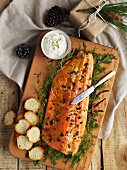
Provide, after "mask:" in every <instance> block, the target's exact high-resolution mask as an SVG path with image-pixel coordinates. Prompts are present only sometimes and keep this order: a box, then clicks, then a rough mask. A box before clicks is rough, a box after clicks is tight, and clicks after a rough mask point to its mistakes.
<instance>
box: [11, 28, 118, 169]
mask: <svg viewBox="0 0 127 170" xmlns="http://www.w3.org/2000/svg"><path fill="white" fill-rule="evenodd" d="M45 33H47V32H46V31H44V32H42V34H41V35H40V38H39V41H38V44H37V47H36V51H35V55H34V58H33V62H32V65H31V69H30V72H29V76H28V79H27V83H26V87H25V90H24V94H23V97H22V100H21V103H20V107H19V111H18V114H19V113H24V112H25V110H24V108H23V107H22V106H23V103H24V102H25V101H26V99H28V98H30V97H36V93H35V87H36V83H37V79H36V77H35V74H38V73H40V72H43V73H44V74H43V75H42V76H41V78H40V80H41V83H42V84H43V82H44V78H45V76H46V75H47V74H48V69H47V66H48V65H49V64H50V62H49V61H50V60H49V59H48V58H47V57H45V56H44V55H43V53H42V50H41V40H42V37H43V36H44V35H45ZM70 39H71V46H72V49H73V48H78V46H79V45H80V46H81V49H82V48H83V42H84V43H85V45H86V47H87V50H88V51H92V50H94V49H96V52H97V53H100V54H112V55H114V56H116V60H113V61H112V63H111V64H102V65H103V66H104V67H106V71H105V72H104V73H103V74H102V75H101V76H102V77H104V76H105V75H107V74H108V73H109V72H111V71H113V70H114V71H117V67H118V63H119V54H118V52H117V50H115V49H113V48H110V47H106V46H102V45H99V44H95V43H92V42H89V41H85V40H81V39H78V38H74V37H70ZM114 78H115V76H113V77H112V78H111V79H109V80H108V81H107V82H106V83H105V89H107V90H109V91H110V92H111V89H112V85H113V81H114ZM110 92H109V93H105V94H101V95H100V96H99V97H100V99H99V100H100V101H101V100H102V99H104V98H106V100H105V101H104V102H103V103H101V104H100V105H99V107H98V108H97V109H98V110H103V111H104V112H103V113H102V114H99V116H98V117H97V120H98V124H99V128H97V129H95V130H94V131H93V135H95V136H98V133H99V130H100V128H101V124H102V121H103V117H104V113H105V111H106V107H107V104H108V100H109V96H110ZM96 142H97V139H94V144H96ZM94 147H95V146H91V148H90V150H89V151H88V152H87V154H86V155H85V156H83V157H82V159H81V161H80V162H79V163H78V164H76V165H75V167H74V169H75V170H78V169H84V170H88V168H89V166H90V163H91V159H92V155H93V151H94ZM9 150H10V153H11V154H12V155H14V156H15V157H18V158H21V159H24V160H27V159H26V158H25V153H26V151H22V150H20V149H18V147H17V144H16V135H15V131H13V133H12V136H11V140H10V144H9ZM43 164H45V165H47V166H52V167H55V168H58V169H66V170H69V169H70V163H68V164H64V163H63V162H62V161H57V164H56V165H55V166H54V165H52V164H51V161H50V160H47V161H46V162H45V163H43Z"/></svg>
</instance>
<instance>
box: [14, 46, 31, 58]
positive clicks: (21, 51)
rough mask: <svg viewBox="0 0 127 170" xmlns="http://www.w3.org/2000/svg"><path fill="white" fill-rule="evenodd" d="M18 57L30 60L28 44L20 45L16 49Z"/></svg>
mask: <svg viewBox="0 0 127 170" xmlns="http://www.w3.org/2000/svg"><path fill="white" fill-rule="evenodd" d="M16 55H17V56H19V57H21V58H28V57H29V56H30V48H29V47H28V46H27V45H26V44H20V45H19V46H18V47H17V49H16Z"/></svg>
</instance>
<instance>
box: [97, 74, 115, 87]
mask: <svg viewBox="0 0 127 170" xmlns="http://www.w3.org/2000/svg"><path fill="white" fill-rule="evenodd" d="M115 74H116V72H115V71H112V72H111V73H109V74H108V75H107V76H105V77H104V78H103V79H101V80H100V81H99V82H98V83H97V84H96V85H95V86H94V87H95V88H96V87H97V86H99V85H101V84H102V83H104V82H105V81H106V80H108V79H110V78H111V77H112V76H114V75H115Z"/></svg>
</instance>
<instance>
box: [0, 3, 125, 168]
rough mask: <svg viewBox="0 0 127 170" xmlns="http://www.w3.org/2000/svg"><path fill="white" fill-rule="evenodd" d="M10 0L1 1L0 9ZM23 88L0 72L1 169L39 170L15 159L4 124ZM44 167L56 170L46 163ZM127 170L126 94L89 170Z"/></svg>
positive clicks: (15, 106) (7, 129)
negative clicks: (106, 137) (10, 150)
mask: <svg viewBox="0 0 127 170" xmlns="http://www.w3.org/2000/svg"><path fill="white" fill-rule="evenodd" d="M10 1H11V0H0V12H2V10H3V9H4V8H6V6H7V5H8V4H9V3H10ZM19 96H20V90H19V88H18V86H17V85H16V84H15V83H14V82H12V81H11V80H9V79H8V78H7V77H5V76H4V75H3V74H2V73H0V170H26V169H30V170H36V169H38V168H35V167H34V165H33V163H32V162H31V163H30V162H26V161H22V160H19V159H17V158H14V157H13V156H11V155H10V153H9V151H8V144H9V138H10V135H11V131H12V128H10V127H5V126H4V124H3V116H4V114H5V113H6V112H7V111H8V110H10V109H12V108H13V109H14V110H15V111H17V110H18V106H19ZM41 169H43V170H55V169H53V168H49V167H46V166H43V167H42V168H41ZM103 169H104V170H127V96H126V97H125V98H124V100H123V101H122V102H121V104H120V106H119V107H118V109H117V110H116V112H115V121H114V126H113V129H112V132H111V134H110V136H109V138H108V139H107V140H106V141H102V140H98V143H97V146H96V149H95V152H94V156H93V159H92V163H91V167H90V170H103Z"/></svg>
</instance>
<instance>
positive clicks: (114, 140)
mask: <svg viewBox="0 0 127 170" xmlns="http://www.w3.org/2000/svg"><path fill="white" fill-rule="evenodd" d="M103 158H104V169H105V170H109V169H112V170H119V169H121V170H126V169H127V96H126V97H125V99H124V100H123V101H122V102H121V104H120V106H119V108H118V109H117V110H116V112H115V120H114V126H113V129H112V132H111V134H110V136H109V138H108V139H107V140H106V141H103Z"/></svg>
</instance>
